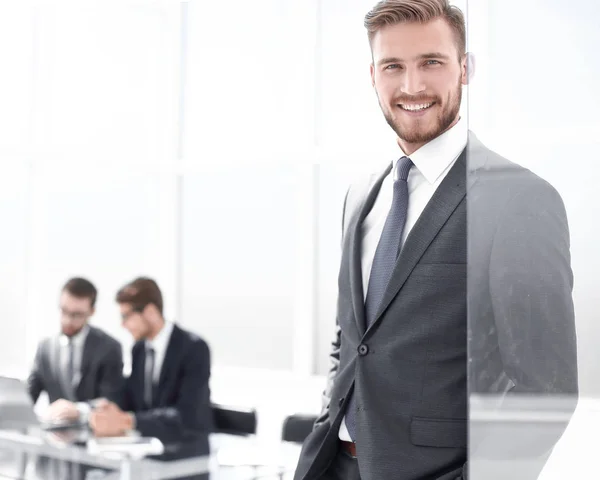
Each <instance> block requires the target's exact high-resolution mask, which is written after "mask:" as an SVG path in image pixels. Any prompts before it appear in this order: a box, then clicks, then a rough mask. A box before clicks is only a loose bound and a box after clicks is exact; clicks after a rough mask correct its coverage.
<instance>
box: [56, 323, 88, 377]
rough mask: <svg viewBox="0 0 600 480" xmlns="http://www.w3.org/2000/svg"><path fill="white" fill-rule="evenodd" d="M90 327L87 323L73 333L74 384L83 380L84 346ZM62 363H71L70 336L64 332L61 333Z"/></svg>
mask: <svg viewBox="0 0 600 480" xmlns="http://www.w3.org/2000/svg"><path fill="white" fill-rule="evenodd" d="M89 331H90V327H89V326H88V325H87V324H86V325H84V326H83V328H82V329H81V330H79V331H78V332H77V333H76V334H75V335H73V336H72V337H71V338H70V340H71V342H72V344H73V375H74V377H73V382H72V384H73V385H78V384H79V381H80V380H81V362H82V361H83V347H84V346H85V339H86V338H87V336H88V333H89ZM59 342H60V364H61V365H68V363H69V337H67V336H66V335H64V334H61V335H60V338H59Z"/></svg>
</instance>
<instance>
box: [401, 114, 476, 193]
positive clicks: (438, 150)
mask: <svg viewBox="0 0 600 480" xmlns="http://www.w3.org/2000/svg"><path fill="white" fill-rule="evenodd" d="M467 137H468V126H467V121H466V120H465V119H463V118H459V120H458V122H456V125H454V126H453V127H452V128H450V129H448V130H446V131H445V132H444V133H442V134H441V135H440V136H439V137H436V138H434V139H433V140H431V141H430V142H428V143H426V144H425V145H423V146H422V147H421V148H419V149H418V150H417V151H415V152H413V154H412V155H409V156H410V159H411V160H412V162H413V164H414V166H415V167H417V169H418V170H419V172H421V173H422V174H423V176H424V177H425V179H426V180H427V181H428V182H429V183H430V184H432V185H433V184H434V183H435V182H436V181H437V179H438V178H439V177H440V175H441V174H442V173H444V171H445V170H446V169H447V168H448V167H449V166H450V164H451V163H452V162H454V160H456V158H458V156H459V155H460V152H462V151H463V150H464V148H465V146H466V145H467ZM398 160H399V159H395V160H394V161H393V162H392V168H393V170H392V171H393V172H394V179H396V165H397V164H398Z"/></svg>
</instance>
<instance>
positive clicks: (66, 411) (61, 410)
mask: <svg viewBox="0 0 600 480" xmlns="http://www.w3.org/2000/svg"><path fill="white" fill-rule="evenodd" d="M45 416H46V418H47V419H48V420H51V421H69V420H77V419H78V418H79V410H77V405H75V404H74V403H73V402H69V400H65V399H64V398H60V399H58V400H56V401H55V402H52V403H51V404H50V406H49V407H48V411H47V412H46V415H45Z"/></svg>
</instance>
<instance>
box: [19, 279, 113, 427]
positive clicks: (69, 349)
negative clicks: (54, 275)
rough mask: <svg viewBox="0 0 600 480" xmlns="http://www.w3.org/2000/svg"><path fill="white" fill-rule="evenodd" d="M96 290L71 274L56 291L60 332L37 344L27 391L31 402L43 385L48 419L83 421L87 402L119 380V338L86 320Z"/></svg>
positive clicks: (104, 394) (110, 391) (107, 394)
mask: <svg viewBox="0 0 600 480" xmlns="http://www.w3.org/2000/svg"><path fill="white" fill-rule="evenodd" d="M97 295H98V293H97V290H96V288H95V287H94V285H93V284H92V283H91V282H90V281H89V280H86V279H84V278H72V279H70V280H69V281H68V282H67V283H66V284H65V285H64V287H63V288H62V291H61V295H60V326H61V331H60V334H58V335H56V336H53V337H50V338H46V339H44V340H42V341H41V342H40V344H39V345H38V349H37V353H36V356H35V361H34V364H33V369H32V371H31V374H30V375H29V379H28V388H29V394H30V395H31V398H32V400H33V402H34V403H35V402H37V400H38V397H39V396H40V394H41V393H42V391H45V392H46V393H47V394H48V399H49V401H50V406H49V408H48V411H47V414H46V417H47V420H48V421H50V422H52V423H61V422H64V423H72V422H77V421H78V420H79V421H81V422H82V423H85V422H87V419H88V416H89V412H90V405H89V403H88V402H90V401H91V400H94V399H97V398H110V397H112V396H113V395H114V393H115V392H116V391H119V390H120V388H121V386H122V382H123V354H122V349H121V344H120V343H119V342H118V341H117V340H115V339H114V338H112V337H111V336H109V335H108V334H106V333H105V332H103V331H102V330H100V329H98V328H96V327H92V326H90V325H88V321H89V319H90V317H91V316H92V315H93V314H94V307H95V303H96V297H97Z"/></svg>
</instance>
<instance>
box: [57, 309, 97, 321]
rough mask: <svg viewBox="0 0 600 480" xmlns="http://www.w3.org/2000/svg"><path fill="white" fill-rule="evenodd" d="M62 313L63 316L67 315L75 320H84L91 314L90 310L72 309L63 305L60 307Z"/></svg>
mask: <svg viewBox="0 0 600 480" xmlns="http://www.w3.org/2000/svg"><path fill="white" fill-rule="evenodd" d="M60 313H61V315H62V316H63V317H67V318H69V319H71V320H72V321H74V322H83V321H84V320H86V319H87V318H88V317H89V316H90V313H89V312H77V311H71V310H67V309H66V308H63V307H60Z"/></svg>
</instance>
